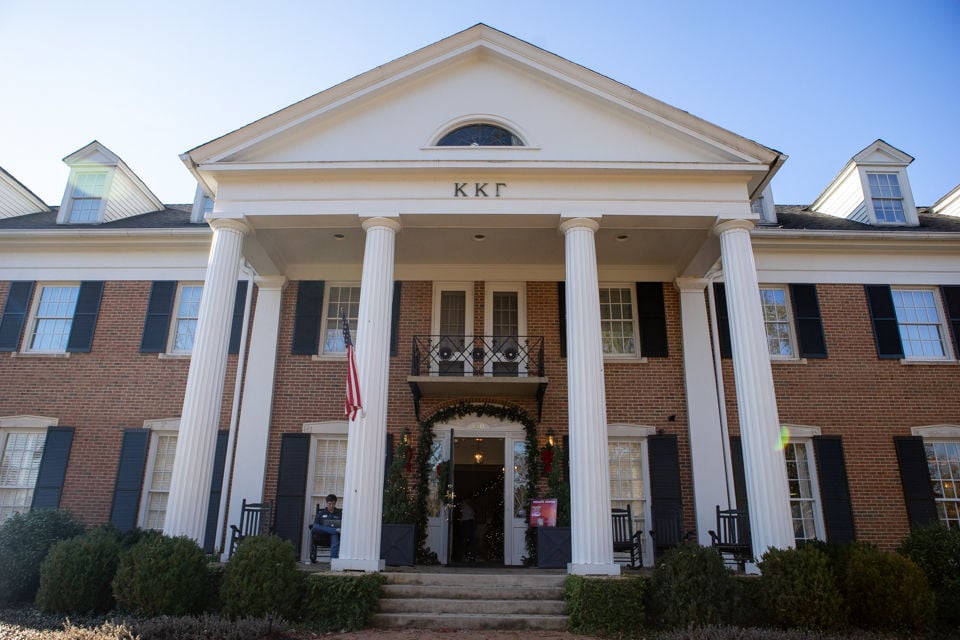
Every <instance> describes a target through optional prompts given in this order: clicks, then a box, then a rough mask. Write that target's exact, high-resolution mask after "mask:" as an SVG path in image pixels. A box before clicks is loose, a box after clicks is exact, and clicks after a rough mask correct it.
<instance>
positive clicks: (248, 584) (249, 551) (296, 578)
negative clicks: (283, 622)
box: [220, 536, 305, 620]
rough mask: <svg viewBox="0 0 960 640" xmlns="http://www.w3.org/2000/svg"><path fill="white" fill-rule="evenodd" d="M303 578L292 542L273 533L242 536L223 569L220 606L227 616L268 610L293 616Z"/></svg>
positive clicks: (296, 615) (258, 614) (253, 614)
mask: <svg viewBox="0 0 960 640" xmlns="http://www.w3.org/2000/svg"><path fill="white" fill-rule="evenodd" d="M304 578H305V576H304V575H303V574H301V573H300V572H299V571H297V558H296V552H295V551H294V549H293V545H292V544H290V543H289V542H287V541H286V540H281V539H280V538H278V537H276V536H256V537H252V538H246V539H245V540H244V541H243V542H241V543H240V545H239V546H238V547H237V552H236V553H235V554H233V556H231V558H230V561H229V562H228V563H227V566H226V568H225V569H224V571H223V586H222V588H221V590H220V605H221V609H222V611H223V613H224V614H226V615H227V616H230V617H231V618H239V617H242V616H251V617H254V618H256V617H262V616H266V615H268V614H271V615H278V616H280V617H282V618H286V619H288V620H296V619H298V618H299V617H300V616H299V613H300V598H301V593H302V591H303V588H304V585H303V580H304Z"/></svg>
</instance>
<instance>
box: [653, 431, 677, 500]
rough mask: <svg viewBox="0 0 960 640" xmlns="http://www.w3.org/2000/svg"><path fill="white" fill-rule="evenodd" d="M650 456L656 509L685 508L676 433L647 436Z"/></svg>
mask: <svg viewBox="0 0 960 640" xmlns="http://www.w3.org/2000/svg"><path fill="white" fill-rule="evenodd" d="M647 454H648V455H649V457H650V500H651V506H653V507H654V508H655V509H664V510H666V509H669V508H675V509H677V510H680V509H682V508H683V494H682V493H681V490H680V451H679V447H678V445H677V436H675V435H656V436H649V437H648V438H647Z"/></svg>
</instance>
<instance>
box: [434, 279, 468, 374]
mask: <svg viewBox="0 0 960 640" xmlns="http://www.w3.org/2000/svg"><path fill="white" fill-rule="evenodd" d="M432 325H433V326H432V331H431V335H432V336H433V337H432V338H431V344H430V349H431V356H432V357H430V358H429V367H430V375H441V376H462V375H470V374H471V373H472V370H473V362H472V359H471V358H470V355H469V354H470V352H471V346H472V344H467V341H468V338H471V337H472V336H473V283H472V282H460V283H436V284H434V290H433V323H432Z"/></svg>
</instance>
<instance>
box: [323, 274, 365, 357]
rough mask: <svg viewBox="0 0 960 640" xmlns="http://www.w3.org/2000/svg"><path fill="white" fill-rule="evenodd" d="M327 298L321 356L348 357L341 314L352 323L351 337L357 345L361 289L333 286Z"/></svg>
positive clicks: (329, 288) (328, 288) (328, 290)
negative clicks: (344, 314)
mask: <svg viewBox="0 0 960 640" xmlns="http://www.w3.org/2000/svg"><path fill="white" fill-rule="evenodd" d="M326 298H327V300H326V305H325V306H324V313H323V320H322V322H323V334H322V338H321V340H322V347H321V348H322V352H321V355H327V356H329V355H333V356H342V355H346V353H347V345H346V343H344V341H343V322H342V320H341V314H342V313H344V312H345V313H346V316H347V322H349V323H350V332H351V336H350V337H351V338H352V339H353V340H354V343H356V330H357V318H359V317H360V287H355V286H349V285H332V286H329V287H327V293H326Z"/></svg>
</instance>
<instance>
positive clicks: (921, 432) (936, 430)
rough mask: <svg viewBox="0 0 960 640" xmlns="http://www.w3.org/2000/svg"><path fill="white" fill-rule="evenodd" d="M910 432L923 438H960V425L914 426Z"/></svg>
mask: <svg viewBox="0 0 960 640" xmlns="http://www.w3.org/2000/svg"><path fill="white" fill-rule="evenodd" d="M910 433H911V434H912V435H915V436H920V437H921V438H957V439H960V425H956V424H931V425H926V426H923V427H913V428H911V429H910Z"/></svg>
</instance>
